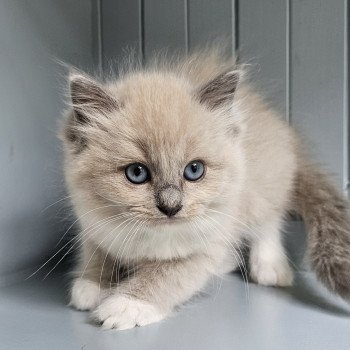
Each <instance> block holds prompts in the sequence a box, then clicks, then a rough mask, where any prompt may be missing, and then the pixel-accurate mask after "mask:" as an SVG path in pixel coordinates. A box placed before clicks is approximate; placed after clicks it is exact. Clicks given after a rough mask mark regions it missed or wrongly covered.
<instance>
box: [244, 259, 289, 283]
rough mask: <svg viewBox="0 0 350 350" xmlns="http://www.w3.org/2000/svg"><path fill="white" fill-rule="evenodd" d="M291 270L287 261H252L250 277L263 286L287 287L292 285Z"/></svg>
mask: <svg viewBox="0 0 350 350" xmlns="http://www.w3.org/2000/svg"><path fill="white" fill-rule="evenodd" d="M293 275H294V274H293V270H292V269H291V268H290V266H289V265H288V262H287V261H278V262H276V261H274V262H272V261H259V260H258V261H253V262H252V263H251V266H250V276H251V278H252V279H253V281H254V282H256V283H258V284H261V285H264V286H278V287H288V286H291V285H292V284H293Z"/></svg>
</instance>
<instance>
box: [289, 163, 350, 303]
mask: <svg viewBox="0 0 350 350" xmlns="http://www.w3.org/2000/svg"><path fill="white" fill-rule="evenodd" d="M294 195H295V210H296V211H297V212H298V213H299V214H300V215H301V216H302V217H303V219H304V222H305V223H306V226H307V230H308V254H309V257H310V263H311V267H312V269H313V270H314V271H315V273H316V275H317V277H318V278H319V280H320V281H321V282H323V284H324V285H325V286H326V287H327V288H328V289H329V290H331V291H332V292H335V293H337V294H339V295H340V296H342V297H343V298H345V299H348V300H350V217H349V212H348V201H347V200H346V199H345V198H343V196H342V194H341V193H340V192H339V191H337V189H336V188H335V186H333V185H332V184H331V183H330V181H329V179H328V178H327V176H326V175H325V174H323V173H322V172H320V171H319V170H318V169H317V168H315V167H313V166H306V167H303V169H302V170H299V172H298V173H297V176H296V183H295V190H294Z"/></svg>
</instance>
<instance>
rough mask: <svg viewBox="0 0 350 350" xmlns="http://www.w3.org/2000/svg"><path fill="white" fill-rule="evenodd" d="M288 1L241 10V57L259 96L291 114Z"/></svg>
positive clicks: (251, 2) (248, 3)
mask: <svg viewBox="0 0 350 350" xmlns="http://www.w3.org/2000/svg"><path fill="white" fill-rule="evenodd" d="M287 8H288V0H285V1H283V0H264V1H256V0H244V1H239V7H238V42H239V57H240V60H241V61H242V62H244V63H250V64H251V65H252V66H251V67H250V68H248V70H249V71H250V73H251V78H252V80H253V81H254V84H255V85H256V87H257V88H258V89H259V91H260V92H262V93H263V95H264V96H266V98H267V100H268V101H270V102H271V103H272V105H273V106H274V107H276V108H277V109H279V110H280V111H281V112H282V113H283V115H286V116H287V114H288V31H287V27H288V22H287V19H288V16H287V15H288V14H287Z"/></svg>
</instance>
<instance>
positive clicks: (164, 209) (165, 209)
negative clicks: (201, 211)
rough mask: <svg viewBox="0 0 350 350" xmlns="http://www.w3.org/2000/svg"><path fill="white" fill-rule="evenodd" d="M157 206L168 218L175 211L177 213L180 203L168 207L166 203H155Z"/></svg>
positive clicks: (180, 206)
mask: <svg viewBox="0 0 350 350" xmlns="http://www.w3.org/2000/svg"><path fill="white" fill-rule="evenodd" d="M157 208H158V209H159V211H161V212H162V213H163V214H165V215H166V216H168V217H169V218H170V217H171V216H174V215H175V214H176V213H178V212H179V211H180V210H181V208H182V205H178V206H176V207H168V206H166V205H157Z"/></svg>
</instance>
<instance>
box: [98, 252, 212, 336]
mask: <svg viewBox="0 0 350 350" xmlns="http://www.w3.org/2000/svg"><path fill="white" fill-rule="evenodd" d="M215 266H216V263H215V262H214V261H213V260H212V259H211V258H209V257H208V256H205V255H195V256H191V257H189V258H186V259H176V260H172V261H154V262H145V263H143V264H142V266H141V267H139V268H138V269H137V272H136V273H135V274H134V275H133V276H132V277H130V279H126V280H125V281H123V282H122V283H121V284H120V285H119V286H118V287H117V288H116V289H115V291H114V293H113V294H112V295H110V296H109V297H107V298H106V299H105V300H104V301H103V302H102V304H101V305H100V306H98V307H97V309H96V310H95V311H94V313H93V316H94V318H95V319H96V320H97V321H98V322H99V323H101V324H102V326H103V327H104V328H107V329H108V328H117V329H120V330H121V329H128V328H133V327H135V326H143V325H147V324H150V323H154V322H158V321H160V320H162V319H164V318H165V317H167V316H168V315H169V314H170V313H171V312H172V310H173V309H174V307H175V306H177V305H180V304H182V303H183V302H185V301H187V300H188V299H190V298H191V297H192V296H193V295H194V294H195V293H196V292H198V291H199V290H200V289H201V288H202V287H203V286H204V285H205V283H206V281H207V280H208V277H209V276H210V275H211V274H212V273H213V272H214V270H215Z"/></svg>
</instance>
